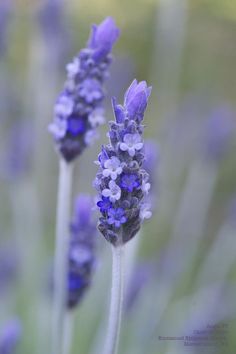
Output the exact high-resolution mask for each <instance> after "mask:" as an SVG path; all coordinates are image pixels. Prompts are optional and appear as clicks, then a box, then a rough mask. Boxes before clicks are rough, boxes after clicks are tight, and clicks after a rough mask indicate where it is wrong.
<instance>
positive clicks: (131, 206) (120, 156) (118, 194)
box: [94, 80, 151, 246]
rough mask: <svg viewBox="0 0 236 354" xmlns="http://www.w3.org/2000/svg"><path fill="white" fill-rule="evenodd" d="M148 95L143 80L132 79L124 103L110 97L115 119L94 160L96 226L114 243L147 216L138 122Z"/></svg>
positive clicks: (133, 231) (131, 234)
mask: <svg viewBox="0 0 236 354" xmlns="http://www.w3.org/2000/svg"><path fill="white" fill-rule="evenodd" d="M149 95H150V88H148V87H147V84H146V82H141V83H138V82H137V81H136V80H135V81H133V83H132V84H131V86H130V88H129V89H128V90H127V92H126V94H125V99H124V106H121V105H117V103H116V100H115V99H113V100H112V104H113V110H114V115H115V118H116V121H115V122H110V130H109V134H108V136H109V138H110V144H108V145H106V146H103V147H102V152H101V153H100V154H99V156H98V161H97V162H96V163H98V164H99V166H100V167H99V170H98V172H97V175H96V179H95V182H94V186H95V188H96V189H97V191H98V193H99V199H100V201H99V202H98V203H97V206H98V207H99V209H100V212H101V214H102V216H101V217H100V219H99V225H98V228H99V230H100V232H101V233H102V234H103V236H104V237H105V238H106V240H107V241H109V242H111V243H112V244H113V245H115V246H117V245H121V244H123V243H125V242H127V241H129V240H130V239H131V238H132V237H134V236H135V235H136V233H137V232H138V231H139V229H140V226H141V223H142V221H143V220H144V219H148V218H150V217H151V212H150V210H149V208H148V204H147V202H146V201H147V200H146V199H147V195H148V192H149V189H150V183H149V182H148V174H147V172H146V171H145V170H144V169H143V168H142V164H143V161H144V158H145V150H144V143H143V141H142V134H143V129H144V127H143V125H142V124H141V121H142V119H143V115H144V111H145V108H146V106H147V100H148V97H149ZM144 98H145V99H144ZM138 101H139V103H140V106H138V104H137V102H138Z"/></svg>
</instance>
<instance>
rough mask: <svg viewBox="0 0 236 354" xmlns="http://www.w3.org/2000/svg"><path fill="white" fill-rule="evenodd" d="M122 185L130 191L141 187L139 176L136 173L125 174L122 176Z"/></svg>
mask: <svg viewBox="0 0 236 354" xmlns="http://www.w3.org/2000/svg"><path fill="white" fill-rule="evenodd" d="M120 186H121V188H123V189H126V190H127V191H128V192H133V190H134V189H135V188H138V187H140V182H139V180H138V176H137V175H135V174H124V175H123V176H121V183H120Z"/></svg>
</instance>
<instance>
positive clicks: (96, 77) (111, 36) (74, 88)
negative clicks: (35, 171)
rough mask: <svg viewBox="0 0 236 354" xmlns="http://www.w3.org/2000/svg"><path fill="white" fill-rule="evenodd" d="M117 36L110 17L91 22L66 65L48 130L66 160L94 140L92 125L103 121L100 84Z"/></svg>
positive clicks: (102, 99)
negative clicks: (84, 42) (84, 45)
mask: <svg viewBox="0 0 236 354" xmlns="http://www.w3.org/2000/svg"><path fill="white" fill-rule="evenodd" d="M118 36H119V29H118V28H117V27H116V25H115V23H114V20H113V19H112V18H110V17H108V18H106V19H105V20H104V21H103V22H102V23H101V24H100V25H98V26H96V25H93V27H92V32H91V35H90V38H89V41H88V45H87V48H85V49H82V50H81V51H80V53H79V54H78V56H76V57H75V58H74V60H73V62H72V63H70V64H68V65H67V80H66V83H65V86H64V90H63V91H62V93H61V94H60V96H59V97H58V100H57V102H56V105H55V109H54V121H53V123H52V124H50V125H49V131H50V132H51V133H52V135H53V136H54V139H55V142H56V145H57V147H58V150H59V152H60V153H61V155H62V156H63V158H64V159H65V160H66V161H68V162H70V161H72V160H73V159H75V158H76V157H77V156H78V155H80V154H81V153H82V151H83V150H84V148H85V147H86V146H88V145H90V144H91V143H92V142H93V141H94V139H96V137H97V133H96V128H97V127H98V126H99V125H101V124H103V123H104V121H105V120H104V109H103V101H104V96H105V94H104V88H103V83H104V80H105V79H106V78H107V76H108V67H109V65H110V63H111V54H110V52H111V50H112V47H113V45H114V43H115V42H116V40H117V39H118Z"/></svg>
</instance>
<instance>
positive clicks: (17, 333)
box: [0, 319, 22, 354]
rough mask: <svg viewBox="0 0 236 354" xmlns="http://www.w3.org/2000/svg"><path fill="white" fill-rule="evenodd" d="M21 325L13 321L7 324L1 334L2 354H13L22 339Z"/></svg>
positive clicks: (0, 351) (0, 345)
mask: <svg viewBox="0 0 236 354" xmlns="http://www.w3.org/2000/svg"><path fill="white" fill-rule="evenodd" d="M21 332H22V328H21V323H20V321H19V320H18V319H12V320H10V321H9V322H7V323H6V324H5V326H4V327H3V329H2V330H1V332H0V354H13V353H15V348H16V346H17V344H18V342H19V340H20V337H21Z"/></svg>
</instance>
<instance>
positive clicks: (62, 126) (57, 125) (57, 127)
mask: <svg viewBox="0 0 236 354" xmlns="http://www.w3.org/2000/svg"><path fill="white" fill-rule="evenodd" d="M66 130H67V121H66V120H62V119H59V118H57V119H56V120H55V121H53V122H52V123H51V124H49V126H48V131H49V132H50V133H51V134H53V135H54V136H55V138H56V139H62V138H64V136H65V135H66Z"/></svg>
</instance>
